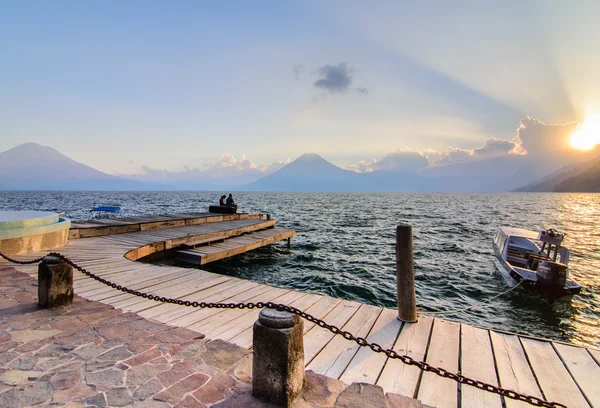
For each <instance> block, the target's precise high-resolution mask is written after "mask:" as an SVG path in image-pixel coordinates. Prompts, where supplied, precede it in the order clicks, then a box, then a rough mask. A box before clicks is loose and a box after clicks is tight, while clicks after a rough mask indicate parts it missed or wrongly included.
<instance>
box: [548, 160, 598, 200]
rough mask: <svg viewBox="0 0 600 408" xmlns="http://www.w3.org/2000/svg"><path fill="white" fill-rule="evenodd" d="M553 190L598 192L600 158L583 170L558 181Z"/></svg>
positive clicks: (558, 191)
mask: <svg viewBox="0 0 600 408" xmlns="http://www.w3.org/2000/svg"><path fill="white" fill-rule="evenodd" d="M554 191H556V192H557V193H600V159H598V160H596V161H595V162H594V163H593V164H592V165H591V166H589V167H588V168H587V169H586V170H584V171H583V172H581V173H579V174H577V175H576V176H573V177H569V178H567V179H566V180H564V181H562V182H561V183H559V184H558V185H557V186H556V188H555V189H554Z"/></svg>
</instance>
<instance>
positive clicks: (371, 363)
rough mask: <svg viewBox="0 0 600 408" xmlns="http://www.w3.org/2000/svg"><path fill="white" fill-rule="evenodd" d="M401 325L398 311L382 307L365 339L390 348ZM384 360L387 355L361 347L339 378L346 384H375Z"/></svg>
mask: <svg viewBox="0 0 600 408" xmlns="http://www.w3.org/2000/svg"><path fill="white" fill-rule="evenodd" d="M401 327H402V322H400V321H399V320H398V311H396V310H392V309H383V311H382V312H381V313H380V314H379V317H378V318H377V321H376V322H375V324H374V325H373V328H372V329H371V331H370V332H369V335H368V336H367V340H368V341H369V342H370V343H377V344H379V345H380V346H381V347H383V348H384V349H387V348H391V347H392V346H393V345H394V342H395V341H396V338H397V336H398V333H399V332H400V328H401ZM386 360H387V356H386V355H385V354H383V353H375V352H373V351H372V350H371V349H370V348H367V347H361V348H360V349H359V350H358V352H357V353H356V354H355V355H354V357H352V360H351V361H350V364H348V367H346V369H345V370H344V373H343V374H342V376H341V377H340V380H342V381H344V382H345V383H348V384H350V383H353V382H368V383H370V384H375V383H376V382H377V379H378V378H379V374H380V373H381V371H382V370H383V366H384V365H385V362H386Z"/></svg>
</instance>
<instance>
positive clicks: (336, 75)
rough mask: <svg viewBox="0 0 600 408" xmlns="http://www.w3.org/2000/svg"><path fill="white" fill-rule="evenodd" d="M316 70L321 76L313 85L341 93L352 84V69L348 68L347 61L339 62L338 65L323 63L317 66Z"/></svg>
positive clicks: (333, 92)
mask: <svg viewBox="0 0 600 408" xmlns="http://www.w3.org/2000/svg"><path fill="white" fill-rule="evenodd" d="M317 72H318V73H319V76H320V77H321V78H320V79H318V80H317V81H316V82H315V83H314V84H313V85H314V86H315V87H317V88H321V89H325V90H327V91H328V92H330V93H332V94H335V93H343V92H346V91H347V90H348V88H349V87H350V85H351V84H352V74H353V72H354V70H353V69H352V68H350V67H349V66H348V64H347V63H345V62H340V63H339V64H338V65H329V64H328V65H324V66H322V67H320V68H318V70H317Z"/></svg>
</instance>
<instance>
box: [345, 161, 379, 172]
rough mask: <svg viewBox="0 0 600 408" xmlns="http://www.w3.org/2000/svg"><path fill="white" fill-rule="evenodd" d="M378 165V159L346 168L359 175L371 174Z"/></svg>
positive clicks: (360, 162)
mask: <svg viewBox="0 0 600 408" xmlns="http://www.w3.org/2000/svg"><path fill="white" fill-rule="evenodd" d="M376 164H377V159H371V160H370V161H369V160H361V161H359V162H358V163H356V164H349V165H347V166H346V167H345V169H346V170H351V171H355V172H357V173H370V172H372V171H375V170H374V167H375V165H376Z"/></svg>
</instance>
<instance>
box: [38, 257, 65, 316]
mask: <svg viewBox="0 0 600 408" xmlns="http://www.w3.org/2000/svg"><path fill="white" fill-rule="evenodd" d="M69 303H73V267H72V266H71V265H69V264H67V263H66V262H62V260H61V259H60V258H57V257H55V256H45V257H44V259H42V262H40V264H39V266H38V304H39V305H40V307H42V308H44V309H51V308H53V307H56V306H62V305H66V304H69Z"/></svg>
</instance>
